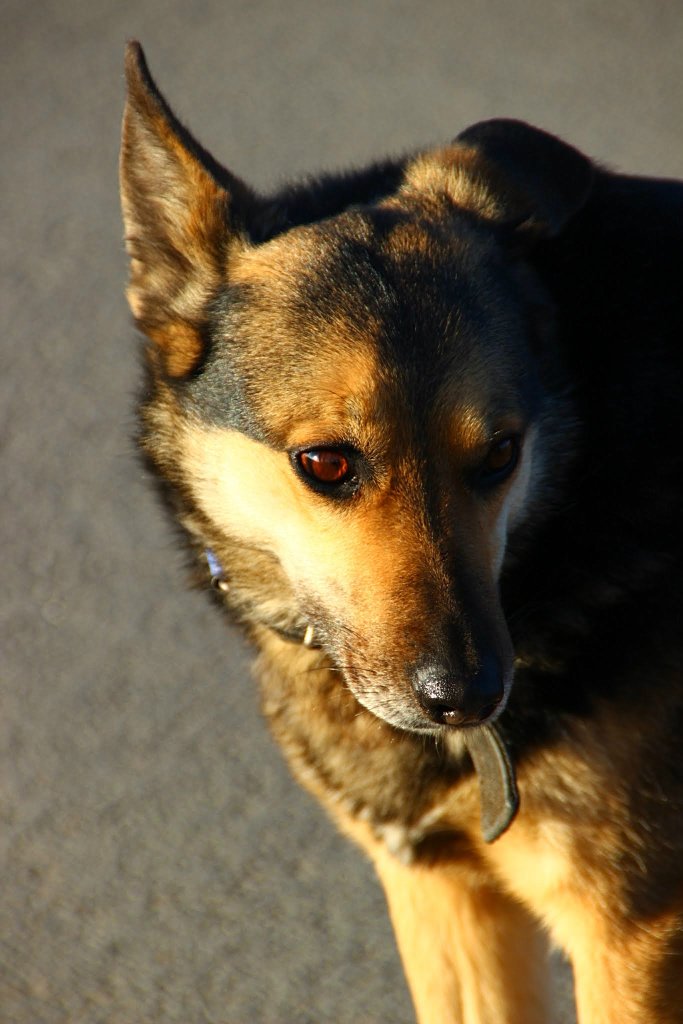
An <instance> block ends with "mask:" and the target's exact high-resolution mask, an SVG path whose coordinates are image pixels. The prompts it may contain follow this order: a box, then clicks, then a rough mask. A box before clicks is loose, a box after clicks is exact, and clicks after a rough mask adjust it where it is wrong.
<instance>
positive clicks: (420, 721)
mask: <svg viewBox="0 0 683 1024" xmlns="http://www.w3.org/2000/svg"><path fill="white" fill-rule="evenodd" d="M350 689H351V690H352V692H353V694H354V696H355V697H356V700H357V701H358V702H359V704H362V706H363V707H364V708H365V709H366V710H367V711H370V712H371V713H372V714H373V715H374V716H375V717H376V718H379V719H380V721H382V722H384V723H385V724H386V725H390V726H391V727H392V728H394V729H399V730H401V731H402V732H411V733H415V734H418V735H422V736H435V737H443V736H445V735H454V734H465V733H467V732H468V731H470V730H471V729H478V728H480V727H481V726H484V725H493V724H494V723H495V722H496V721H497V720H498V718H500V716H501V715H502V713H503V711H504V710H505V706H506V704H507V700H508V695H509V692H510V686H509V685H506V687H505V696H504V697H503V699H502V700H501V702H500V703H499V704H498V706H497V707H496V708H495V709H494V710H493V711H492V712H491V713H490V714H488V715H486V716H485V717H484V718H482V719H481V720H480V721H478V722H476V723H470V724H466V725H465V724H463V725H450V724H447V723H443V722H434V721H432V719H431V718H429V716H428V715H426V714H425V713H424V712H423V711H422V710H421V709H420V708H419V707H417V706H414V705H412V704H409V703H408V702H407V701H404V700H402V699H401V698H399V697H393V698H390V697H388V696H387V695H386V694H382V695H378V694H376V693H363V692H362V691H360V692H359V690H358V688H357V687H353V686H350Z"/></svg>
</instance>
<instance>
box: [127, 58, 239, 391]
mask: <svg viewBox="0 0 683 1024" xmlns="http://www.w3.org/2000/svg"><path fill="white" fill-rule="evenodd" d="M126 79H127V84H128V95H127V101H126V109H125V114H124V119H123V137H122V144H121V163H120V171H121V203H122V207H123V218H124V225H125V237H126V248H127V250H128V254H129V256H130V267H131V270H130V284H129V288H128V301H129V303H130V306H131V309H132V311H133V315H134V316H135V319H136V322H137V325H138V327H139V328H140V329H141V330H142V331H144V332H145V334H147V335H148V336H149V337H150V338H151V339H152V340H153V341H154V342H155V343H156V346H158V348H157V349H156V351H157V352H158V354H159V355H160V357H161V363H162V366H163V368H164V370H165V372H166V373H167V374H168V375H169V376H172V377H180V376H182V375H184V374H186V373H188V372H189V371H190V370H191V369H192V368H193V367H194V365H195V364H196V363H197V361H198V360H199V358H200V357H201V354H202V348H203V345H202V322H203V320H204V316H205V310H206V306H207V302H208V301H209V300H210V299H211V297H212V295H213V293H214V292H215V289H216V287H217V285H218V284H219V282H220V280H221V277H222V274H223V273H224V271H225V268H226V264H227V262H228V260H229V258H230V253H231V251H233V250H234V249H236V248H238V247H242V246H243V245H244V244H246V239H245V234H246V227H245V225H246V221H247V218H248V216H249V210H250V207H251V204H252V202H253V197H252V195H251V193H250V192H249V190H248V189H247V187H246V186H245V185H244V184H243V183H242V182H240V181H239V180H238V179H237V178H235V177H233V176H232V175H231V174H229V172H228V171H226V170H225V169H224V168H222V167H220V166H219V165H218V164H217V163H216V162H215V161H214V160H213V158H212V157H211V156H209V154H208V153H206V152H205V151H204V150H203V149H202V147H201V146H200V145H199V144H198V143H197V142H196V141H195V140H194V139H193V138H192V136H191V135H190V134H189V132H187V131H186V129H185V128H183V126H182V125H181V124H180V123H179V122H178V120H177V119H176V117H175V116H174V115H173V113H172V112H171V110H170V108H169V107H168V105H167V103H166V101H165V100H164V98H163V97H162V95H161V94H160V92H159V90H158V89H157V87H156V85H155V83H154V81H153V79H152V77H151V75H150V73H149V70H148V68H147V64H146V61H145V57H144V54H143V51H142V48H141V46H140V45H139V43H135V42H131V43H129V44H128V47H127V50H126Z"/></svg>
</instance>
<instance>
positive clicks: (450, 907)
mask: <svg viewBox="0 0 683 1024" xmlns="http://www.w3.org/2000/svg"><path fill="white" fill-rule="evenodd" d="M126 66H127V82H128V96H127V104H126V110H125V116H124V126H123V144H122V152H121V182H122V204H123V215H124V222H125V237H126V244H127V250H128V253H129V256H130V268H131V271H130V284H129V288H128V299H129V303H130V306H131V309H132V312H133V316H134V319H135V322H136V324H137V327H138V328H139V329H140V331H141V332H143V333H144V334H145V335H146V337H147V340H148V344H147V346H146V366H147V382H148V386H147V390H146V393H145V397H144V400H143V402H142V405H141V430H140V443H141V446H142V449H143V451H144V453H145V456H146V458H147V460H148V461H149V463H150V464H151V466H152V468H153V470H154V472H155V473H156V474H157V477H158V479H159V480H160V481H161V486H162V488H163V490H164V493H165V497H166V499H167V502H168V504H169V506H170V508H171V510H172V513H173V515H174V516H175V518H176V519H177V521H178V522H179V523H180V526H181V528H182V533H183V535H184V536H185V537H186V538H187V541H188V543H189V546H190V550H191V552H192V553H193V562H194V563H195V565H196V567H197V572H198V574H199V577H200V579H201V580H202V581H203V583H205V584H206V585H207V589H208V584H209V583H213V593H214V595H215V597H216V600H218V601H219V603H220V604H221V605H222V606H224V607H225V609H226V610H227V611H228V613H229V614H230V616H231V617H232V618H233V620H234V621H236V622H238V623H239V624H241V626H242V628H243V629H244V631H245V633H246V634H247V636H248V637H249V639H250V641H251V643H252V644H253V645H254V647H255V650H256V659H255V667H256V668H255V671H256V676H257V678H258V679H259V682H260V687H261V694H262V702H263V707H264V711H265V714H266V716H267V718H268V721H269V723H270V728H271V730H272V732H273V734H274V736H275V737H276V739H277V740H278V741H279V743H280V744H281V746H282V748H283V750H284V752H285V755H286V757H287V759H288V762H289V764H290V766H291V769H292V771H293V773H294V775H295V776H296V777H297V778H298V779H299V780H300V782H301V783H302V784H303V785H304V786H305V787H307V789H309V790H310V791H311V792H312V793H314V794H315V795H316V796H317V797H318V799H319V800H320V801H321V802H322V804H323V805H324V806H325V808H326V809H327V811H328V812H329V813H330V814H331V815H332V817H333V818H334V820H335V821H336V823H337V824H338V826H339V827H340V828H341V829H342V830H343V832H344V833H346V834H347V835H348V836H350V837H351V838H352V839H353V840H354V841H355V842H356V843H358V844H359V845H360V846H361V848H362V849H363V850H364V851H365V852H366V854H367V855H368V856H369V857H370V858H371V860H372V862H373V864H374V866H375V868H376V871H377V874H378V876H379V879H380V881H381V883H382V885H383V887H384V890H385V893H386V898H387V902H388V906H389V911H390V914H391V918H392V921H393V925H394V929H395V934H396V938H397V943H398V947H399V951H400V953H401V957H402V961H403V964H404V968H405V972H406V976H407V979H408V983H409V987H410V990H411V994H412V997H413V1001H414V1005H415V1009H416V1014H417V1018H418V1020H419V1021H420V1024H456V1022H459V1024H463V1022H465V1024H503V1022H506V1024H541V1022H549V1021H551V1020H552V1019H553V1014H552V1008H551V1005H550V1001H549V995H548V987H547V979H546V949H547V936H550V938H551V940H552V941H553V942H554V943H556V944H559V946H560V947H561V948H562V949H563V950H564V951H565V952H566V954H567V956H568V957H569V959H570V961H571V964H572V967H573V971H574V979H575V992H576V1004H577V1014H578V1019H579V1021H580V1022H581V1024H635V1022H638V1024H644V1022H647V1024H673V1022H679V1024H680V1022H683V747H682V740H683V672H682V658H681V653H682V648H683V628H682V627H683V616H682V606H683V602H682V600H681V597H682V591H683V571H682V551H681V535H682V533H683V530H682V517H681V502H680V493H681V490H680V480H681V461H682V460H681V454H682V452H683V423H682V414H681V410H682V409H683V401H682V385H683V372H682V370H683V367H682V365H681V364H682V356H683V312H682V310H683V302H682V301H681V294H682V293H681V283H680V275H681V266H682V262H681V261H682V256H681V253H682V252H683V186H682V185H681V184H679V183H676V182H673V181H665V180H657V179H647V178H637V177H628V176H625V175H621V174H617V173H613V172H611V171H608V170H606V169H604V168H602V167H600V166H598V165H596V164H595V163H594V162H593V161H591V160H590V159H588V158H587V157H586V156H584V155H583V154H582V153H580V152H579V151H578V150H576V149H574V148H573V147H571V146H570V145H567V144H566V143H564V142H562V141H560V140H559V139H557V138H555V137H554V136H552V135H549V134H547V133H546V132H544V131H541V130H539V129H536V128H533V127H530V126H528V125H526V124H524V123H522V122H516V121H511V120H493V121H488V122H484V123H480V124H476V125H474V126H473V127H471V128H469V129H467V130H466V131H464V132H462V133H461V134H460V135H458V137H457V138H456V139H455V141H453V142H451V143H449V144H446V145H444V146H440V147H436V148H433V149H427V150H424V151H419V152H415V153H412V154H409V155H407V156H404V157H401V158H400V159H387V160H384V161H380V162H378V163H375V164H373V165H371V166H369V167H366V168H364V169H361V170H356V171H351V172H348V173H340V174H327V175H323V176H321V177H320V178H317V179H311V180H309V181H306V182H303V183H299V184H296V183H295V184H293V185H290V186H288V187H286V188H284V189H283V190H281V191H279V192H277V193H276V194H274V195H269V196H265V195H259V194H257V193H256V192H254V191H253V190H252V189H251V188H250V187H249V186H248V185H247V184H245V183H243V182H242V181H241V180H240V179H238V178H237V177H236V176H234V175H233V174H232V173H230V172H229V171H228V170H226V169H225V168H223V167H222V166H220V165H219V164H218V163H217V162H216V161H215V160H214V159H213V157H211V156H210V155H209V154H208V153H207V152H205V150H204V149H203V148H202V147H201V146H200V145H199V143H198V142H197V141H196V140H194V139H193V138H192V136H191V135H190V134H189V132H188V131H187V130H186V129H185V128H184V127H183V126H182V125H181V124H180V123H179V122H178V120H177V119H176V117H175V116H174V115H173V113H172V112H171V110H170V108H169V106H168V105H167V103H166V101H165V100H164V99H163V97H162V96H161V94H160V92H159V91H158V89H157V87H156V85H155V83H154V81H153V80H152V78H151V76H150V73H149V71H148V68H147V65H146V63H145V59H144V55H143V52H142V50H141V48H140V46H139V45H138V44H137V43H131V44H129V46H128V50H127V65H126Z"/></svg>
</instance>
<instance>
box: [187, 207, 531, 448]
mask: <svg viewBox="0 0 683 1024" xmlns="http://www.w3.org/2000/svg"><path fill="white" fill-rule="evenodd" d="M490 250H491V247H490V246H489V247H487V245H486V243H485V242H484V243H483V244H482V241H481V239H479V238H474V237H473V233H472V232H471V230H469V229H468V228H467V226H466V225H465V226H463V230H462V232H461V233H458V232H453V230H452V228H451V229H450V230H449V231H446V230H445V229H444V228H442V227H441V226H440V225H438V224H433V223H428V222H425V221H423V220H420V219H419V218H418V217H411V216H407V215H406V214H405V212H404V211H398V212H397V211H395V210H381V209H374V210H373V211H372V212H368V211H351V212H348V213H346V214H343V215H341V216H338V217H335V218H333V219H330V220H329V221H326V222H323V223H321V224H316V225H307V226H305V227H301V228H296V229H293V230H291V231H289V232H286V233H284V234H283V235H280V236H278V237H276V238H275V239H273V240H272V241H270V242H268V243H265V244H262V245H259V246H257V247H254V248H251V249H247V250H246V251H245V252H244V253H243V254H241V255H240V257H239V258H237V259H236V260H235V261H234V262H233V264H232V266H231V268H230V277H229V284H228V288H227V290H226V292H225V295H224V298H223V301H222V303H221V305H220V309H219V313H218V317H217V320H218V324H217V329H216V337H217V344H216V345H215V346H214V352H213V354H212V358H211V359H210V360H209V362H208V363H207V366H206V367H205V368H204V376H205V381H206V380H207V379H210V380H212V381H213V385H212V388H211V394H212V395H213V396H214V397H215V396H216V395H218V396H219V397H220V377H221V374H222V376H223V378H224V380H225V381H226V382H229V383H230V386H231V387H232V389H233V394H232V395H226V396H225V399H226V401H227V402H228V404H229V402H230V400H231V399H234V391H235V390H237V391H239V397H240V401H239V408H240V410H241V412H242V413H244V412H245V411H246V412H247V413H248V416H247V418H246V420H245V419H244V417H243V422H241V423H234V421H233V423H232V425H237V426H239V427H240V429H242V430H244V431H245V432H247V433H251V434H252V435H254V436H257V437H258V436H259V435H260V436H261V439H264V440H270V441H272V442H274V443H276V444H289V445H293V444H296V443H298V442H299V441H301V443H305V441H306V440H311V439H313V438H314V437H316V436H317V437H318V438H324V437H328V438H334V437H335V436H339V437H342V436H344V435H346V436H347V437H348V436H350V434H352V433H353V425H354V423H355V422H357V423H362V424H363V425H364V428H365V430H366V431H367V430H371V429H372V424H373V423H375V424H376V429H377V430H378V431H380V430H381V424H382V423H383V422H394V423H395V422H396V421H397V416H398V417H399V418H400V407H401V406H402V405H403V406H404V407H405V406H406V405H410V406H411V409H410V413H411V416H412V418H413V419H414V417H415V413H416V411H417V410H419V413H420V416H421V417H424V416H425V415H427V414H428V413H431V414H433V413H435V411H436V410H437V409H438V408H439V406H440V405H444V404H446V405H447V406H448V407H449V408H453V407H456V406H458V405H459V404H461V397H462V401H464V396H465V395H467V404H468V406H469V407H470V409H471V407H472V405H475V406H476V404H477V393H478V392H481V393H482V398H481V404H485V402H486V393H487V392H488V391H489V390H490V388H491V387H495V386H496V381H499V382H500V383H501V384H502V383H503V382H504V381H507V382H508V383H509V379H510V373H509V372H508V371H509V367H508V366H507V364H508V363H509V362H510V359H511V356H510V352H509V348H510V346H509V340H510V338H511V337H512V336H513V335H514V333H515V331H516V330H517V326H516V325H513V324H512V323H511V319H513V318H514V315H513V314H514V308H513V310H512V313H511V309H510V304H509V303H508V302H507V301H506V296H505V288H504V287H503V286H502V285H501V283H500V282H499V281H498V280H497V277H496V271H495V268H494V263H495V261H494V260H492V256H491V251H490ZM194 391H195V394H199V392H200V391H201V387H200V386H198V385H195V388H194ZM205 391H206V389H205ZM233 404H234V403H233ZM406 411H407V410H406Z"/></svg>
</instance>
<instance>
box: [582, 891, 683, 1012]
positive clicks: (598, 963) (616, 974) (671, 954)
mask: <svg viewBox="0 0 683 1024" xmlns="http://www.w3.org/2000/svg"><path fill="white" fill-rule="evenodd" d="M565 945H566V946H567V949H568V951H569V953H570V957H571V960H572V965H573V968H574V983H575V990H576V1007H577V1018H578V1021H579V1024H683V914H682V913H680V912H671V913H668V914H663V915H661V916H659V917H658V918H655V919H652V920H649V921H647V922H640V923H635V922H628V921H621V922H618V923H616V922H615V921H614V920H612V921H608V922H607V921H605V920H604V918H602V917H601V916H600V915H599V914H598V913H597V912H596V911H595V910H594V909H593V908H591V907H589V906H587V907H586V910H585V911H584V913H583V914H582V915H581V920H580V922H577V927H576V928H575V930H574V932H573V933H572V934H571V935H570V936H568V937H567V936H565Z"/></svg>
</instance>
